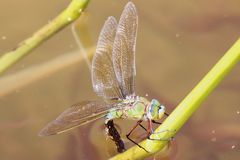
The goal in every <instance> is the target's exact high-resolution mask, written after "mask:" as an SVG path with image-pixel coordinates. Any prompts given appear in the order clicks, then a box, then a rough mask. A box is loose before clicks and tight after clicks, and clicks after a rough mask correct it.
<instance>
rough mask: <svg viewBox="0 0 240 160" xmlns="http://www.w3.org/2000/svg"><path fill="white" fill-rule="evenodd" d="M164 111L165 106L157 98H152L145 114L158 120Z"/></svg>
mask: <svg viewBox="0 0 240 160" xmlns="http://www.w3.org/2000/svg"><path fill="white" fill-rule="evenodd" d="M164 113H165V106H164V105H162V104H160V103H159V102H158V100H156V99H152V101H151V102H150V105H149V107H148V110H147V116H148V118H149V119H152V120H159V119H161V118H162V117H163V115H164Z"/></svg>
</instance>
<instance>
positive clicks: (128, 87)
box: [113, 2, 138, 95]
mask: <svg viewBox="0 0 240 160" xmlns="http://www.w3.org/2000/svg"><path fill="white" fill-rule="evenodd" d="M137 26H138V16H137V11H136V8H135V6H134V4H133V3H132V2H128V3H127V5H126V6H125V8H124V10H123V13H122V15H121V17H120V20H119V24H118V27H117V32H116V38H115V40H114V44H113V66H114V71H115V73H116V77H117V80H118V82H119V84H120V86H121V88H122V92H123V94H124V95H131V94H134V88H135V81H134V79H135V76H136V68H135V46H136V37H137Z"/></svg>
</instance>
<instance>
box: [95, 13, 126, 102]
mask: <svg viewBox="0 0 240 160" xmlns="http://www.w3.org/2000/svg"><path fill="white" fill-rule="evenodd" d="M116 28H117V22H116V20H115V18H114V17H109V18H108V19H107V20H106V22H105V24H104V26H103V28H102V30H101V33H100V36H99V39H98V43H97V49H96V53H95V54H94V57H93V61H92V85H93V89H94V91H95V93H96V94H97V95H98V96H101V97H103V98H104V99H106V100H109V99H114V98H120V99H123V98H124V96H123V93H122V90H121V88H120V84H119V83H118V81H117V78H116V75H115V72H114V68H113V62H112V47H113V41H114V38H115V34H116Z"/></svg>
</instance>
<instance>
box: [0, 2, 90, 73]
mask: <svg viewBox="0 0 240 160" xmlns="http://www.w3.org/2000/svg"><path fill="white" fill-rule="evenodd" d="M88 1H89V0H72V2H71V3H70V4H69V6H68V7H67V8H66V9H65V10H64V11H62V12H61V13H60V14H59V15H58V16H57V17H56V18H55V19H53V20H52V21H51V22H50V23H48V24H47V25H45V26H44V27H42V28H41V29H40V30H39V31H37V32H36V33H34V34H33V36H31V37H29V38H28V39H26V40H24V41H23V42H21V43H20V44H19V45H18V47H17V48H16V49H14V50H12V51H10V52H7V53H5V54H4V55H3V56H2V57H1V58H0V74H2V73H3V72H4V71H6V70H7V69H8V68H9V67H10V66H11V65H13V64H14V63H16V62H17V61H19V60H20V59H21V58H23V57H24V56H26V55H27V54H28V53H30V51H31V50H33V49H34V48H36V47H37V46H39V45H40V44H41V43H42V42H44V41H45V40H47V39H48V38H49V37H51V36H53V35H54V34H55V33H56V32H58V31H60V30H61V29H62V28H64V27H65V26H67V25H68V24H70V23H72V22H73V21H74V20H76V19H77V18H78V17H79V16H80V15H81V13H82V11H83V10H84V9H85V8H86V6H87V4H88Z"/></svg>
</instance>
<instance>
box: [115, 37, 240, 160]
mask: <svg viewBox="0 0 240 160" xmlns="http://www.w3.org/2000/svg"><path fill="white" fill-rule="evenodd" d="M239 60H240V39H239V40H238V41H237V42H236V43H235V44H234V45H233V46H232V48H230V49H229V50H228V51H227V52H226V54H225V55H224V56H223V57H222V58H221V59H220V60H219V61H218V62H217V64H215V66H214V67H213V68H212V69H211V70H210V71H209V72H208V73H207V75H206V76H205V77H204V78H203V79H202V80H201V81H200V82H199V83H198V84H197V85H196V86H195V88H194V89H193V90H192V91H191V92H190V93H189V94H188V95H187V96H186V97H185V98H184V99H183V100H182V102H181V103H180V104H179V105H178V106H177V107H176V108H175V110H174V111H173V112H172V113H171V114H170V115H169V116H168V118H167V119H166V120H165V121H164V122H163V124H162V125H160V126H159V127H158V128H157V129H156V131H155V132H160V131H166V130H170V132H162V133H159V134H153V135H152V136H151V138H156V139H168V138H169V137H174V135H175V134H176V133H177V131H178V130H179V129H180V128H181V127H182V126H183V125H184V123H185V122H186V121H187V120H188V119H189V117H190V116H191V115H192V114H193V113H194V112H195V111H196V109H197V108H198V107H199V105H200V104H201V102H202V101H203V100H204V99H205V98H206V97H207V96H208V94H209V93H210V92H211V91H212V90H213V89H214V88H215V87H216V86H217V85H218V84H219V82H220V81H221V80H222V79H223V78H224V77H225V76H226V74H227V73H228V72H230V71H231V69H232V68H233V66H234V65H235V64H237V62H239ZM172 131H173V132H172ZM166 143H167V141H157V140H155V141H152V140H145V141H143V142H141V143H140V145H141V146H143V147H144V148H145V149H147V150H148V151H149V152H150V153H147V152H145V151H144V150H143V149H141V148H139V147H138V146H134V147H132V148H130V149H128V150H127V151H126V152H124V153H122V154H118V155H116V156H115V157H113V158H111V160H122V159H124V160H136V159H144V158H146V157H149V156H151V155H152V154H154V153H157V152H158V151H160V150H161V149H163V147H164V146H165V145H166Z"/></svg>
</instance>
